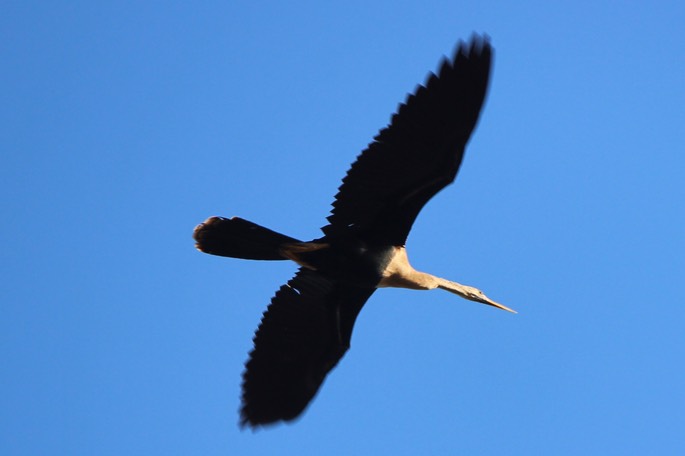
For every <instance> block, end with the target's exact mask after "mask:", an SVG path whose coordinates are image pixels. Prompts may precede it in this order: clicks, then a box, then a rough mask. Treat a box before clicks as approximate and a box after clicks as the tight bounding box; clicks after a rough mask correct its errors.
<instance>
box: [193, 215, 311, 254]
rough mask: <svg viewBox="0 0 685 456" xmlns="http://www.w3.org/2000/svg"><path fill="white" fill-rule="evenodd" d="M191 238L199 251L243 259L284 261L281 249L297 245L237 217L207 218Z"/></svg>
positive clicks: (293, 239) (275, 233) (273, 232)
mask: <svg viewBox="0 0 685 456" xmlns="http://www.w3.org/2000/svg"><path fill="white" fill-rule="evenodd" d="M193 238H194V239H195V247H196V248H197V249H198V250H199V251H201V252H204V253H210V254H212V255H220V256H226V257H233V258H243V259H246V260H286V259H287V258H286V257H284V256H283V255H281V253H280V246H281V245H283V244H286V243H293V242H295V243H297V242H300V241H299V240H297V239H295V238H291V237H289V236H285V235H283V234H280V233H277V232H275V231H271V230H270V229H268V228H264V227H263V226H259V225H257V224H256V223H252V222H248V221H247V220H243V219H241V218H238V217H233V218H230V219H227V218H223V217H210V218H208V219H207V220H205V221H204V222H203V223H200V224H199V225H198V226H196V227H195V231H194V232H193Z"/></svg>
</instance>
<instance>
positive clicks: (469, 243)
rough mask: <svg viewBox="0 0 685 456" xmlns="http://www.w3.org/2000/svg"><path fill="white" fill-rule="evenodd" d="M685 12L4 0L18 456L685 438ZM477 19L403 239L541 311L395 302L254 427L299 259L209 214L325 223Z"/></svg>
mask: <svg viewBox="0 0 685 456" xmlns="http://www.w3.org/2000/svg"><path fill="white" fill-rule="evenodd" d="M684 5H685V4H683V2H682V1H660V2H634V1H628V2H610V1H604V0H600V1H574V2H546V1H545V2H543V1H522V2H503V1H479V2H455V1H420V2H419V1H416V2H388V1H382V2H368V1H364V2H360V1H349V0H348V1H345V2H305V1H289V2H260V1H252V2H140V1H136V2H126V1H120V2H107V1H98V2H30V1H23V2H14V1H8V2H3V6H2V14H0V56H1V60H0V65H1V66H2V68H1V71H0V147H1V149H2V150H1V154H0V188H1V189H2V192H1V194H0V204H1V214H2V224H0V239H2V261H1V262H0V277H2V280H1V282H0V283H1V286H0V303H1V306H2V318H1V319H0V350H1V353H0V355H1V359H2V369H1V370H0V453H1V454H4V455H45V454H73V455H124V454H125V455H157V454H159V455H169V454H205V455H257V454H281V455H291V454H292V455H320V454H330V455H349V454H393V455H416V454H480V455H502V454H517V455H518V454H521V455H523V454H527V455H528V454H555V455H578V454H602V455H610V454H616V455H625V454H660V455H675V454H684V453H685V434H683V423H684V422H685V393H684V392H683V391H684V388H683V386H684V384H685V360H684V358H685V331H684V323H683V322H684V321H685V306H684V305H685V302H684V299H683V291H682V285H683V279H684V278H685V274H684V272H685V261H684V259H683V258H684V254H685V241H684V237H685V236H684V233H685V230H683V225H684V224H685V223H684V221H685V190H684V188H685V186H684V185H683V174H684V172H685V158H684V154H685V108H684V106H685V88H684V87H685V28H683V24H685V6H684ZM473 31H478V32H487V33H488V34H489V35H490V36H491V38H492V43H493V46H494V47H495V49H496V54H495V65H494V75H493V79H492V85H491V90H490V92H489V96H488V99H487V102H486V105H485V110H484V113H483V116H482V117H481V122H480V124H479V126H478V128H477V130H476V132H475V135H474V137H473V140H472V141H471V143H470V146H469V148H468V151H467V155H466V158H465V161H464V164H463V166H462V169H461V173H460V175H459V178H458V179H457V182H456V184H455V185H453V186H452V187H449V188H448V189H447V190H445V191H444V192H442V193H441V194H439V196H437V197H436V198H435V199H434V200H432V201H431V202H430V203H429V205H428V206H427V207H426V208H425V210H424V211H423V212H422V214H421V216H420V217H419V219H418V222H417V223H416V225H415V226H414V230H413V232H412V234H411V236H410V238H409V242H408V247H409V252H410V255H411V258H412V263H413V264H414V265H415V266H416V267H417V268H419V269H423V270H427V271H430V272H433V273H435V274H437V275H441V276H444V277H449V278H452V279H455V280H457V281H460V282H463V283H467V284H471V285H475V286H478V287H480V288H482V289H483V290H484V291H485V292H486V293H487V294H488V295H489V296H491V297H492V298H494V299H496V300H498V301H500V302H502V303H504V304H506V305H509V306H511V307H513V308H515V309H517V310H518V311H519V312H520V313H519V314H518V315H509V314H507V313H505V312H500V311H496V310H494V309H491V308H487V307H485V306H479V305H476V304H474V303H471V302H468V301H464V300H461V299H459V298H457V297H455V296H453V295H451V294H449V293H442V292H437V291H436V292H411V291H407V290H382V291H381V292H378V293H376V294H375V295H374V296H373V297H372V299H371V300H370V301H369V302H368V304H367V306H366V307H365V308H364V310H363V311H362V314H361V315H360V318H359V320H358V323H357V326H356V328H355V333H354V336H353V340H352V349H351V350H350V352H349V353H348V354H347V356H346V357H345V359H344V360H343V362H341V364H340V365H339V366H338V367H337V368H336V369H335V370H334V371H333V372H332V374H331V375H330V376H329V378H328V380H327V381H326V383H325V384H324V386H323V388H322V391H321V392H320V394H319V396H318V397H317V398H316V399H315V401H314V402H313V404H312V406H311V407H310V408H309V409H308V410H307V412H306V413H305V415H304V416H303V418H302V419H301V420H299V421H297V422H296V423H295V424H292V425H281V426H277V427H274V428H271V429H267V430H263V431H260V432H257V433H252V432H249V431H244V432H241V431H240V430H239V429H238V426H237V419H238V416H237V409H238V404H239V386H240V375H241V372H242V369H243V362H244V361H245V359H246V355H247V352H248V350H249V349H250V347H251V338H252V335H253V332H254V330H255V328H256V327H257V324H258V322H259V319H260V316H261V313H262V312H263V310H264V309H265V307H266V305H267V303H268V302H269V300H270V298H271V296H272V295H273V293H274V292H275V290H276V289H277V288H278V287H279V286H280V285H281V284H282V283H283V282H285V281H286V280H288V279H289V278H290V277H291V276H292V274H293V272H294V271H295V267H294V265H292V264H287V263H258V262H246V261H239V260H231V259H225V258H216V257H211V256H208V255H203V254H200V253H198V252H196V251H195V250H194V248H193V241H192V239H191V233H192V229H193V227H194V226H195V225H196V224H197V223H199V222H201V221H203V220H204V219H205V218H206V217H208V216H210V215H224V216H232V215H240V216H242V217H244V218H247V219H249V220H253V221H255V222H258V223H261V224H264V225H266V226H269V227H271V228H273V229H276V230H279V231H283V232H284V233H287V234H290V235H292V236H296V237H300V238H313V237H316V236H318V235H319V231H318V227H320V226H322V225H323V224H324V217H325V216H326V215H327V214H328V212H329V210H330V203H331V201H332V198H333V195H334V194H335V192H336V188H337V187H338V185H339V183H340V179H341V178H342V176H343V175H344V173H345V171H346V170H347V168H348V166H349V164H350V163H351V162H352V161H353V159H354V158H355V156H356V155H357V154H358V153H359V152H360V151H361V150H362V149H363V148H364V147H365V146H366V144H367V143H368V142H369V141H370V140H371V138H372V137H373V136H374V135H375V134H376V132H377V131H378V130H379V129H380V128H381V127H383V126H385V125H386V123H387V121H388V120H389V117H390V115H391V114H392V113H393V112H394V110H395V109H396V107H397V104H398V103H399V102H400V101H402V100H403V99H404V96H405V94H406V93H407V92H410V91H413V89H414V87H415V85H416V84H417V83H420V82H422V81H424V79H425V76H426V75H427V73H428V72H429V71H433V70H435V69H436V67H437V63H438V61H439V59H440V57H441V56H442V55H443V54H449V53H451V52H452V50H453V48H454V45H455V43H456V41H457V40H458V39H459V38H468V37H469V36H470V34H471V33H472V32H473Z"/></svg>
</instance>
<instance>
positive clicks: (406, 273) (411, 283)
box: [377, 247, 444, 290]
mask: <svg viewBox="0 0 685 456" xmlns="http://www.w3.org/2000/svg"><path fill="white" fill-rule="evenodd" d="M442 281H444V279H440V278H439V277H435V276H433V275H431V274H426V273H425V272H421V271H417V270H416V269H414V268H413V267H412V266H411V264H409V258H408V257H407V250H406V249H405V248H404V247H395V252H394V254H393V256H392V257H391V259H390V262H389V263H388V265H387V266H386V267H385V270H384V271H383V275H382V277H381V280H380V282H379V283H378V285H377V287H379V288H380V287H392V288H409V289H412V290H432V289H434V288H437V287H438V286H440V284H441V282H442Z"/></svg>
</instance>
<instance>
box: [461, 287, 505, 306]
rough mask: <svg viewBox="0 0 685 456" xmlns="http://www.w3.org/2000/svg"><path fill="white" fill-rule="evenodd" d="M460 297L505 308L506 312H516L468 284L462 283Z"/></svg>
mask: <svg viewBox="0 0 685 456" xmlns="http://www.w3.org/2000/svg"><path fill="white" fill-rule="evenodd" d="M461 292H462V293H460V294H461V295H462V297H464V298H466V299H468V300H471V301H475V302H480V303H481V304H487V305H489V306H493V307H497V308H498V309H502V310H506V311H507V312H512V313H517V312H516V311H515V310H513V309H510V308H509V307H507V306H505V305H502V304H500V303H498V302H495V301H493V300H492V299H490V298H488V297H487V296H485V293H483V292H482V291H480V290H479V289H478V288H476V287H470V286H468V285H462V290H461Z"/></svg>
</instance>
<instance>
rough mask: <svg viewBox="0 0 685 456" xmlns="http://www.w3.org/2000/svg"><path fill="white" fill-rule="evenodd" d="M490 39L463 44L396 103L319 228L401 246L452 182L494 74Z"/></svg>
mask: <svg viewBox="0 0 685 456" xmlns="http://www.w3.org/2000/svg"><path fill="white" fill-rule="evenodd" d="M491 60H492V48H491V47H490V43H489V42H488V38H487V37H479V36H476V35H474V37H473V38H472V39H471V42H470V44H466V43H463V42H460V43H459V45H458V46H457V49H456V51H455V54H454V56H453V58H452V60H447V59H443V62H442V63H441V65H440V69H439V71H438V73H437V75H436V74H431V75H430V76H429V77H428V80H427V81H426V83H425V86H418V87H417V89H416V91H415V93H414V94H413V95H409V96H408V97H407V100H406V101H405V102H404V103H403V104H401V105H400V106H399V109H398V112H397V113H396V114H395V115H393V116H392V119H391V122H390V125H389V126H388V127H386V128H384V129H383V130H381V131H380V133H379V134H378V135H377V136H376V137H375V138H374V141H373V142H372V143H371V144H369V146H368V147H367V149H366V150H365V151H364V152H363V153H362V154H361V155H360V156H359V157H358V158H357V160H356V161H355V162H354V163H353V164H352V167H351V168H350V170H349V171H348V172H347V175H346V176H345V178H344V179H343V183H342V185H341V186H340V188H339V191H338V194H337V195H336V197H335V202H334V203H333V210H332V212H331V215H330V216H329V217H328V221H329V224H328V225H327V226H325V227H323V228H322V230H323V232H324V234H326V235H329V236H331V235H336V234H338V233H341V232H342V231H344V230H348V229H350V228H355V229H357V230H359V231H361V232H364V233H366V234H367V235H368V236H374V235H375V236H377V240H383V241H388V242H390V243H392V244H394V245H402V244H404V242H405V241H406V238H407V235H408V234H409V230H410V229H411V226H412V224H413V223H414V220H415V218H416V216H417V215H418V213H419V211H420V210H421V208H422V207H423V206H424V204H426V202H427V201H428V200H429V199H430V198H432V197H433V195H435V194H436V193H437V192H438V191H440V190H441V189H442V188H443V187H445V186H446V185H448V184H449V183H451V182H452V181H454V178H455V177H456V175H457V171H458V170H459V165H460V164H461V160H462V157H463V154H464V148H465V146H466V143H467V142H468V140H469V137H470V135H471V132H472V131H473V129H474V127H475V125H476V122H477V120H478V116H479V114H480V110H481V107H482V105H483V100H484V98H485V93H486V90H487V86H488V79H489V75H490V65H491Z"/></svg>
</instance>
